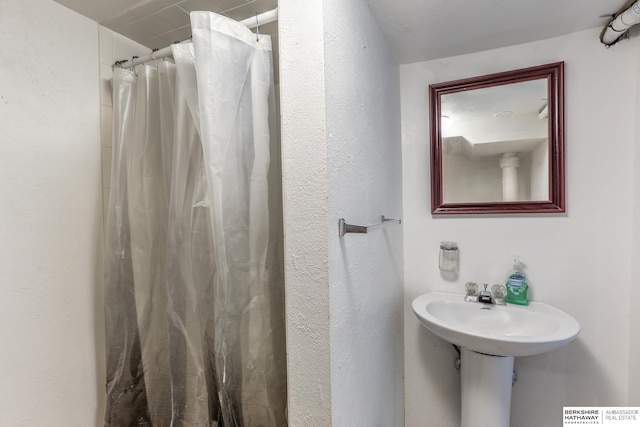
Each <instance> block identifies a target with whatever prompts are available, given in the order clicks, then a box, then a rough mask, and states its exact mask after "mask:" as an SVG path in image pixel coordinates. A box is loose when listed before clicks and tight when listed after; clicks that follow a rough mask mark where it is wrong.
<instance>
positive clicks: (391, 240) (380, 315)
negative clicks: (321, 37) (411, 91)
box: [324, 0, 404, 427]
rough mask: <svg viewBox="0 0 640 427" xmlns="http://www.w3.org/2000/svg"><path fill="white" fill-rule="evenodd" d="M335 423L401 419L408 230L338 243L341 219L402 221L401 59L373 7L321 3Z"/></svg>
mask: <svg viewBox="0 0 640 427" xmlns="http://www.w3.org/2000/svg"><path fill="white" fill-rule="evenodd" d="M324 28H325V104H326V123H327V159H326V162H327V172H328V191H329V198H328V204H329V212H328V214H329V215H328V219H329V223H328V237H327V239H328V249H329V284H330V296H329V300H330V316H331V330H330V334H331V396H332V418H333V425H334V426H344V427H350V426H401V425H402V424H403V418H404V399H403V381H402V375H403V368H402V366H403V340H402V303H403V299H402V295H403V285H402V268H403V266H402V228H401V227H399V226H397V225H396V226H392V227H390V228H388V229H386V230H384V231H377V232H373V233H371V234H365V235H359V234H356V235H354V234H348V235H345V236H344V237H343V238H341V239H340V238H338V227H337V224H338V220H339V219H340V218H345V219H346V220H347V221H348V222H350V223H355V224H372V223H376V222H379V221H380V219H381V215H385V216H386V217H388V218H401V217H402V197H401V196H402V159H401V156H402V151H401V142H400V77H399V71H398V70H399V68H398V63H397V61H396V59H395V57H394V56H393V54H392V52H391V50H390V48H389V45H388V44H387V41H386V38H385V37H384V35H383V33H382V31H381V30H380V27H379V26H378V23H377V21H376V20H375V18H374V17H373V15H372V13H371V11H370V9H369V7H368V6H367V3H366V2H365V1H361V0H352V1H348V2H345V1H344V0H325V1H324Z"/></svg>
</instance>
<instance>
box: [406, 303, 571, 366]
mask: <svg viewBox="0 0 640 427" xmlns="http://www.w3.org/2000/svg"><path fill="white" fill-rule="evenodd" d="M412 308H413V312H414V313H415V314H416V316H417V317H418V319H419V320H420V322H421V323H422V324H423V325H424V326H425V327H426V328H427V329H429V330H430V331H431V332H433V333H434V334H436V335H438V336H439V337H440V338H443V339H445V340H447V341H449V342H450V343H452V344H456V345H458V346H460V347H464V348H467V349H469V350H472V351H475V352H478V353H484V354H487V355H495V356H531V355H534V354H540V353H544V352H547V351H551V350H554V349H556V348H558V347H561V346H563V345H564V344H566V343H568V342H570V341H571V340H573V339H574V338H575V337H576V336H577V335H578V332H580V325H579V324H578V322H577V321H576V320H575V319H574V318H573V317H571V316H569V315H568V314H566V313H564V312H562V311H560V310H558V309H556V308H554V307H551V306H550V305H547V304H544V303H542V302H530V303H529V305H528V306H516V305H506V306H500V305H492V304H481V303H475V302H466V301H464V295H460V294H451V293H445V292H429V293H427V294H424V295H421V296H419V297H418V298H416V299H415V300H413V303H412Z"/></svg>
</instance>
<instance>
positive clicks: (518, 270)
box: [504, 257, 529, 305]
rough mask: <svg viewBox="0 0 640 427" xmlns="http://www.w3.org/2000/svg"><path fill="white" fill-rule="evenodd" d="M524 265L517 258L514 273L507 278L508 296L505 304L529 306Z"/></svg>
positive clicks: (514, 261)
mask: <svg viewBox="0 0 640 427" xmlns="http://www.w3.org/2000/svg"><path fill="white" fill-rule="evenodd" d="M523 269H524V264H522V263H521V262H520V260H519V259H518V258H517V257H516V258H515V259H514V260H513V272H512V273H511V274H509V277H507V283H505V286H506V288H507V295H506V296H505V298H504V300H505V302H508V303H511V304H517V305H529V301H527V288H528V285H527V278H526V277H525V275H524V273H523V272H522V270H523Z"/></svg>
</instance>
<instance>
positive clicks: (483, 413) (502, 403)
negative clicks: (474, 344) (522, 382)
mask: <svg viewBox="0 0 640 427" xmlns="http://www.w3.org/2000/svg"><path fill="white" fill-rule="evenodd" d="M461 362H462V367H461V371H460V375H461V379H462V384H461V385H462V387H461V388H462V427H509V417H510V415H511V381H512V378H513V357H512V356H491V355H488V354H482V353H476V352H475V351H471V350H468V349H466V348H462V349H461Z"/></svg>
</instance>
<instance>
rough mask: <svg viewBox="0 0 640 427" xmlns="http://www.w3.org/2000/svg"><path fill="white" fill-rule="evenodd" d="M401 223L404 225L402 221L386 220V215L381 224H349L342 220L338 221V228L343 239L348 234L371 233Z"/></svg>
mask: <svg viewBox="0 0 640 427" xmlns="http://www.w3.org/2000/svg"><path fill="white" fill-rule="evenodd" d="M401 223H402V220H400V219H391V218H385V217H384V215H383V216H382V222H379V223H377V224H371V225H353V224H347V222H346V221H345V220H344V218H340V219H339V220H338V228H339V234H340V237H342V236H344V235H345V234H347V233H368V232H370V231H374V230H379V229H381V228H385V227H386V226H388V225H391V224H401Z"/></svg>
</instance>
